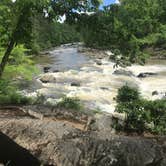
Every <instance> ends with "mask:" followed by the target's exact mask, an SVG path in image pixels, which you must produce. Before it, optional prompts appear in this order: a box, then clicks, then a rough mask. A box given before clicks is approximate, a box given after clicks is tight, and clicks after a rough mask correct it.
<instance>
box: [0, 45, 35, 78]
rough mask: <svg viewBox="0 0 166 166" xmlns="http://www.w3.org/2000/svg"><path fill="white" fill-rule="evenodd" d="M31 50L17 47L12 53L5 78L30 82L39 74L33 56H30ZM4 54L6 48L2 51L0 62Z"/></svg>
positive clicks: (0, 51)
mask: <svg viewBox="0 0 166 166" xmlns="http://www.w3.org/2000/svg"><path fill="white" fill-rule="evenodd" d="M28 53H29V50H28V49H26V48H25V47H24V46H23V45H17V46H16V47H15V48H14V50H13V51H12V53H11V56H10V58H9V61H8V64H7V66H6V69H5V71H4V75H3V78H4V79H8V80H15V79H16V78H17V79H18V78H20V80H22V79H26V80H30V79H31V78H32V76H33V75H35V74H37V72H38V71H37V69H36V67H35V66H34V62H33V61H32V60H31V56H28ZM3 54H4V48H1V50H0V60H1V58H2V56H3Z"/></svg>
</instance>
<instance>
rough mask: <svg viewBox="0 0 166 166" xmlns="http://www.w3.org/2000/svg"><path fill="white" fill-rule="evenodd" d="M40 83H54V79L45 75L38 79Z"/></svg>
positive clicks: (49, 75)
mask: <svg viewBox="0 0 166 166" xmlns="http://www.w3.org/2000/svg"><path fill="white" fill-rule="evenodd" d="M40 81H41V82H43V83H55V82H56V78H55V77H54V76H53V75H51V74H45V75H43V76H42V77H41V78H40Z"/></svg>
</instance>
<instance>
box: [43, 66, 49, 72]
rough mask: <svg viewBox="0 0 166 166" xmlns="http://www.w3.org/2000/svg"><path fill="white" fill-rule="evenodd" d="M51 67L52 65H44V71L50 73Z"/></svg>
mask: <svg viewBox="0 0 166 166" xmlns="http://www.w3.org/2000/svg"><path fill="white" fill-rule="evenodd" d="M50 69H51V67H43V71H44V73H48V72H49V70H50Z"/></svg>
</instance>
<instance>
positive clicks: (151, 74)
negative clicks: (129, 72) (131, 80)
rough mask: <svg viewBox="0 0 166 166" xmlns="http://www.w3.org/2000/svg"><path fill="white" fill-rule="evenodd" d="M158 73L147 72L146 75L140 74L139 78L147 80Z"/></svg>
mask: <svg viewBox="0 0 166 166" xmlns="http://www.w3.org/2000/svg"><path fill="white" fill-rule="evenodd" d="M156 75H157V73H151V72H145V73H140V74H138V76H137V77H138V78H146V77H149V76H156Z"/></svg>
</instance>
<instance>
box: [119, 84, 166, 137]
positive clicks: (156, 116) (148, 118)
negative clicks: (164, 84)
mask: <svg viewBox="0 0 166 166" xmlns="http://www.w3.org/2000/svg"><path fill="white" fill-rule="evenodd" d="M125 97H126V98H125ZM130 97H131V98H130ZM117 102H118V105H117V107H116V111H117V112H119V113H125V114H126V115H127V118H126V121H125V125H124V126H120V127H119V124H118V125H117V126H118V129H119V130H123V131H126V132H138V133H142V132H144V131H149V132H152V133H155V134H166V100H165V99H162V100H155V101H148V100H145V99H142V98H141V97H140V96H139V92H138V91H137V90H136V89H134V88H130V87H127V86H124V87H122V88H120V89H119V94H118V97H117Z"/></svg>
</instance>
